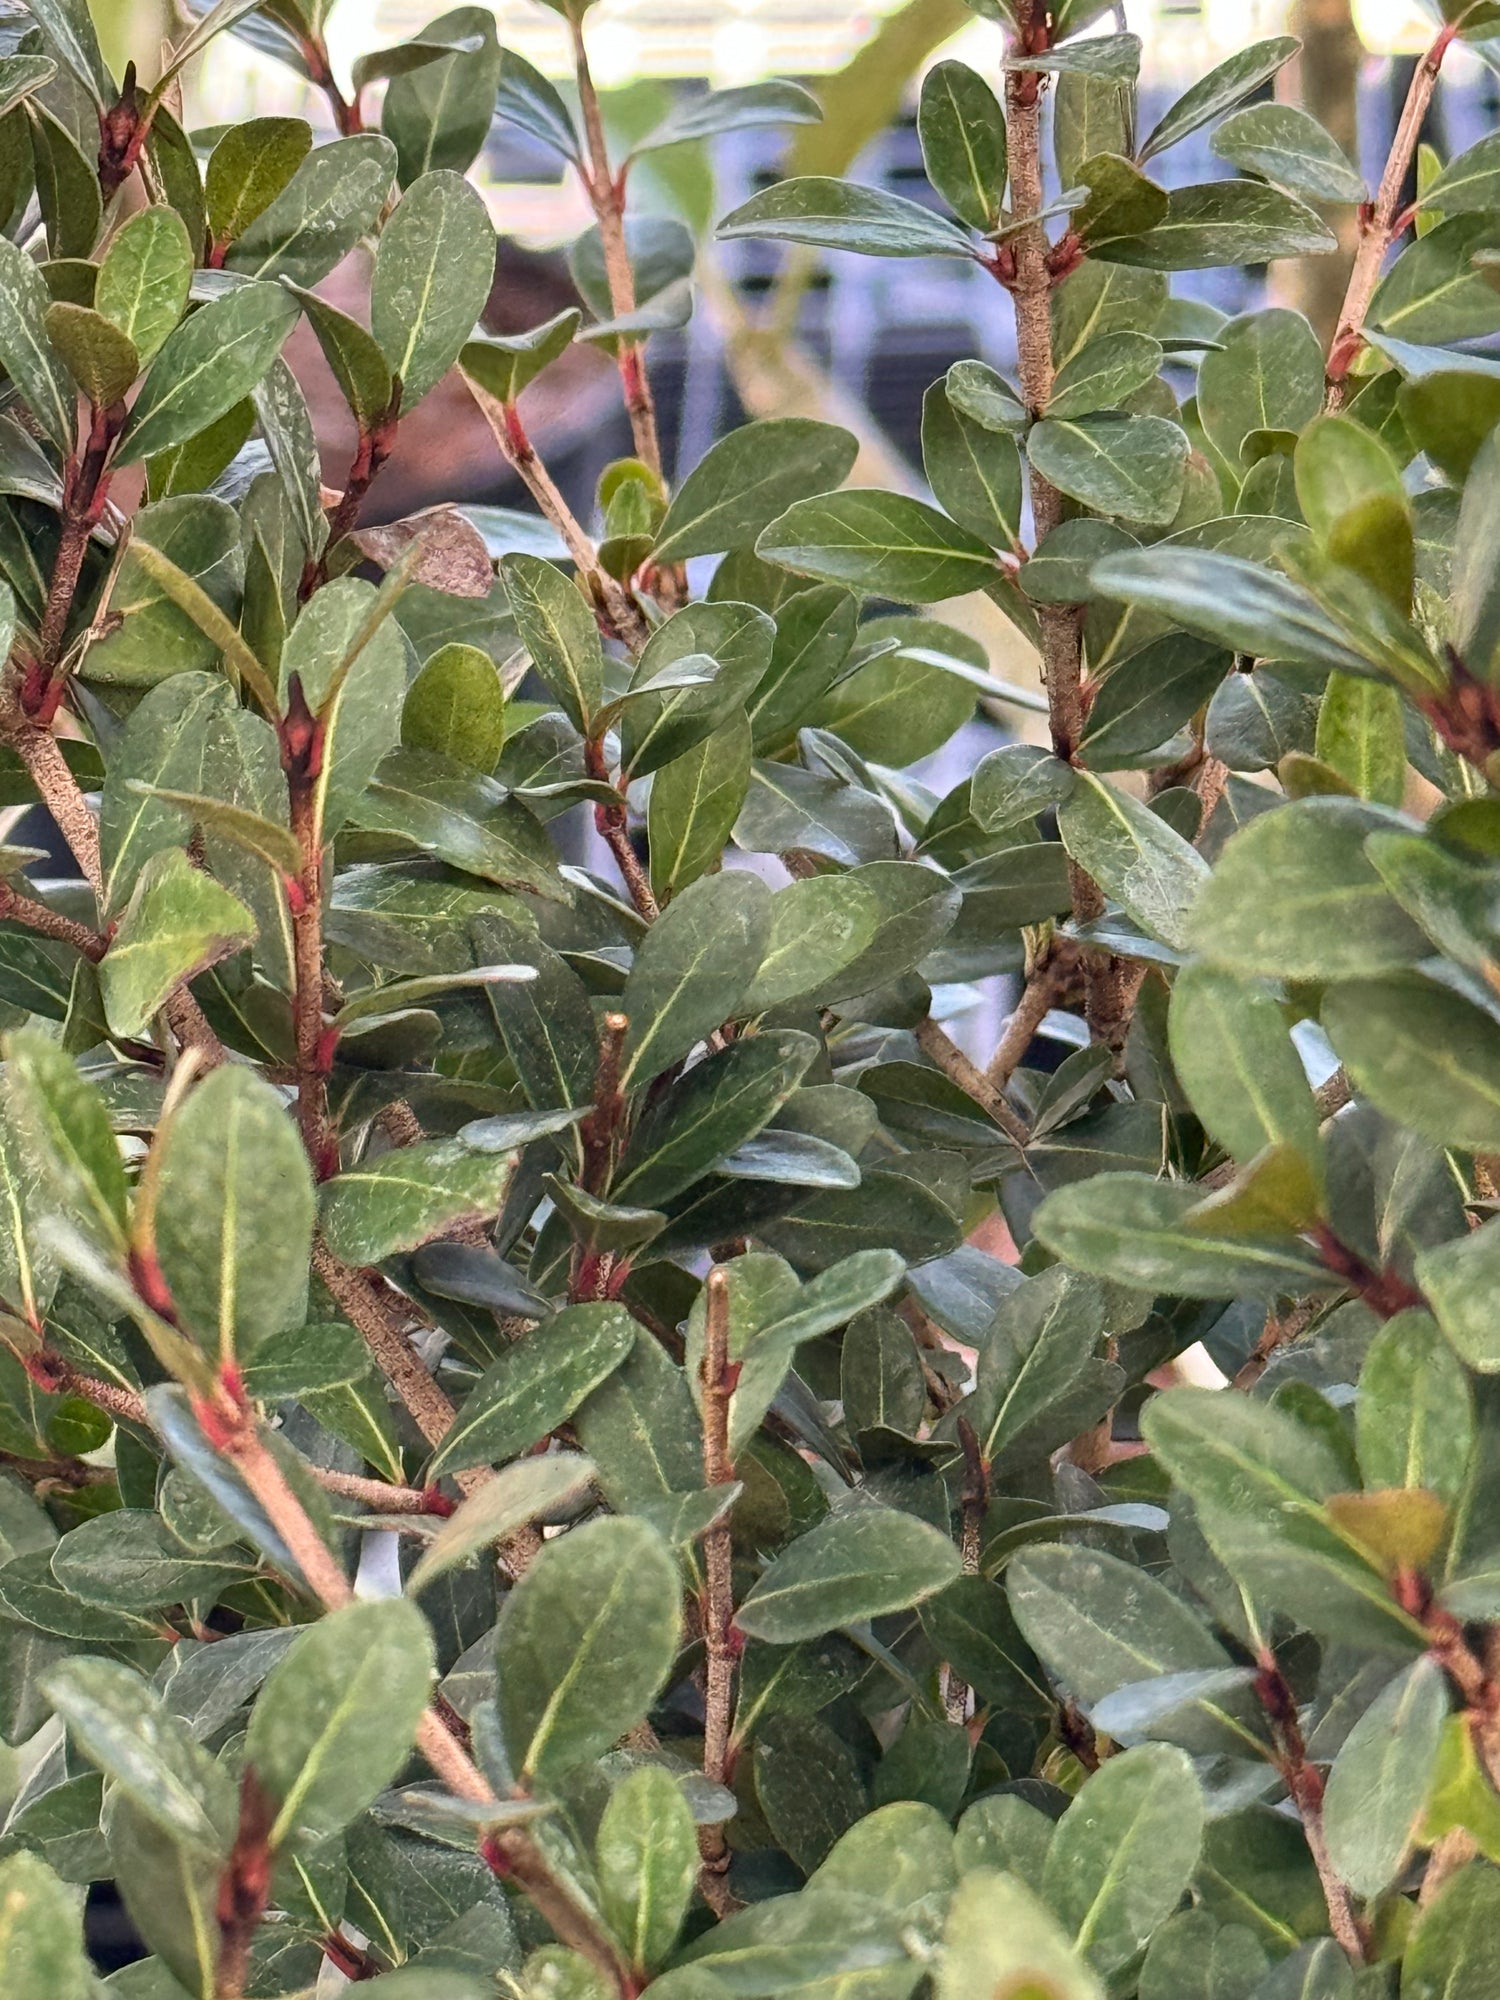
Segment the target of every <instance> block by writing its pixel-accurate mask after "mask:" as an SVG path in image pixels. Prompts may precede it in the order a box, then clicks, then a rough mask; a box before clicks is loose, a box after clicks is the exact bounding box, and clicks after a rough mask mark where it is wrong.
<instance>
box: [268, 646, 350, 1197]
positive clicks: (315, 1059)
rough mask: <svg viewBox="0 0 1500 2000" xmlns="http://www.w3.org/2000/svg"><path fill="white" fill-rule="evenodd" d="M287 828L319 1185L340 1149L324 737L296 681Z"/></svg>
mask: <svg viewBox="0 0 1500 2000" xmlns="http://www.w3.org/2000/svg"><path fill="white" fill-rule="evenodd" d="M279 734H280V738H281V768H282V770H283V771H284V772H285V773H286V783H287V801H288V806H289V823H290V825H291V830H292V838H293V839H294V840H295V841H296V843H297V847H298V850H299V852H300V853H301V856H302V865H301V868H300V870H299V872H298V875H297V880H296V884H295V887H294V892H293V894H292V895H291V896H290V897H289V898H288V902H289V906H290V909H291V915H292V968H293V986H292V1029H293V1035H294V1038H295V1041H296V1046H297V1123H298V1126H299V1127H300V1129H301V1132H302V1143H303V1145H304V1146H305V1147H306V1148H307V1157H308V1159H309V1160H311V1162H312V1169H313V1172H314V1174H315V1175H316V1176H317V1178H318V1179H319V1180H320V1181H325V1180H328V1179H329V1178H330V1177H331V1176H332V1175H333V1174H335V1173H337V1172H338V1143H337V1140H336V1138H335V1136H334V1134H333V1132H332V1130H331V1129H330V1126H329V1119H328V1071H329V1068H330V1066H331V1064H332V1059H333V1051H332V1048H331V1046H330V1044H329V1040H328V1037H327V1036H326V1035H325V1032H324V1026H323V812H322V805H321V802H320V799H319V788H318V778H319V775H320V773H321V770H322V764H323V747H324V731H323V725H322V723H321V722H320V721H319V719H318V718H317V717H316V716H315V715H314V714H313V713H312V711H311V709H309V707H308V705H307V701H306V698H305V697H304V695H303V693H302V684H301V682H300V681H299V680H298V679H297V678H296V676H295V675H294V676H293V677H292V681H291V686H290V689H289V693H288V700H287V712H286V714H285V716H284V717H283V718H282V720H281V723H280V724H279Z"/></svg>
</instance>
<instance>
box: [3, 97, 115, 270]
mask: <svg viewBox="0 0 1500 2000" xmlns="http://www.w3.org/2000/svg"><path fill="white" fill-rule="evenodd" d="M22 115H23V116H24V117H25V118H26V120H27V121H28V123H29V124H30V126H31V152H32V161H33V165H34V168H35V174H36V195H37V203H38V206H39V207H40V209H41V212H42V222H43V224H44V226H45V228H46V231H47V247H48V248H49V250H50V251H51V252H52V255H53V256H54V257H63V258H72V257H87V256H88V255H89V254H90V252H91V251H92V250H93V248H94V245H95V243H96V242H97V241H98V238H99V225H100V222H101V220H102V214H103V211H102V204H101V201H100V195H99V178H98V169H97V167H96V165H95V163H94V161H93V160H92V159H90V157H89V155H88V153H86V152H85V151H84V145H83V143H81V142H80V139H79V137H77V136H75V134H74V132H73V131H72V129H71V128H70V127H69V126H68V125H66V124H65V123H64V122H63V121H62V120H61V119H60V118H57V117H54V116H53V114H52V112H51V111H49V110H48V108H47V107H46V105H45V104H42V103H41V102H40V101H39V100H35V99H34V100H32V101H31V102H29V103H28V104H27V105H26V108H25V111H24V113H23V114H22ZM90 151H92V148H90Z"/></svg>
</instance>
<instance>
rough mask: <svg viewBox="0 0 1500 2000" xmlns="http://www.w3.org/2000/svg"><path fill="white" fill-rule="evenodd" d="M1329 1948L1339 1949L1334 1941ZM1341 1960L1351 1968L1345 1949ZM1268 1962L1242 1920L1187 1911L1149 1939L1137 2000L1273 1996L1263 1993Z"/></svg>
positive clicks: (1328, 1999)
mask: <svg viewBox="0 0 1500 2000" xmlns="http://www.w3.org/2000/svg"><path fill="white" fill-rule="evenodd" d="M1329 1948H1330V1949H1331V1950H1333V1951H1335V1952H1338V1947H1337V1946H1336V1945H1334V1944H1333V1942H1332V1940H1331V1939H1330V1941H1329ZM1339 1962H1340V1963H1341V1964H1343V1965H1345V1966H1347V1960H1345V1959H1344V1958H1343V1955H1342V1953H1339ZM1268 1964H1269V1961H1268V1959H1267V1957H1266V1953H1265V1950H1264V1949H1263V1947H1262V1946H1261V1944H1260V1941H1259V1940H1258V1939H1257V1938H1256V1936H1255V1934H1254V1932H1253V1931H1251V1930H1248V1929H1247V1928H1246V1927H1245V1926H1244V1925H1243V1924H1221V1923H1220V1922H1219V1921H1218V1919H1217V1918H1216V1917H1214V1916H1213V1915H1211V1914H1210V1912H1209V1911H1207V1910H1183V1911H1181V1912H1180V1913H1179V1914H1178V1915H1177V1916H1175V1917H1169V1918H1168V1920H1167V1922H1166V1923H1164V1924H1163V1925H1162V1927H1161V1929H1160V1930H1159V1931H1158V1932H1157V1933H1156V1935H1155V1936H1154V1937H1153V1938H1152V1940H1151V1945H1150V1949H1149V1950H1148V1951H1147V1953H1146V1956H1145V1959H1144V1960H1143V1961H1142V1964H1141V1978H1140V1993H1139V2000H1257V1996H1259V2000H1274V1996H1267V1995H1262V1991H1261V1982H1262V1980H1263V1979H1264V1978H1265V1976H1266V1971H1267V1967H1268ZM1284 2000H1293V1996H1291V1995H1290V1994H1288V1995H1286V1996H1284ZM1302 2000H1314V1996H1313V1995H1311V1994H1307V1995H1304V1996H1302ZM1325 2000H1332V1996H1325Z"/></svg>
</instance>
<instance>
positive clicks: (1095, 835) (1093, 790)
mask: <svg viewBox="0 0 1500 2000" xmlns="http://www.w3.org/2000/svg"><path fill="white" fill-rule="evenodd" d="M1057 824H1058V831H1059V832H1060V833H1061V835H1062V839H1063V844H1064V846H1065V847H1066V848H1067V850H1068V853H1069V854H1070V855H1071V856H1072V858H1073V860H1074V861H1076V862H1077V863H1078V864H1079V866H1080V867H1081V868H1085V869H1087V871H1088V873H1089V874H1090V875H1092V876H1093V877H1094V879H1095V881H1096V882H1097V883H1098V884H1099V886H1100V888H1102V889H1103V890H1104V892H1105V894H1106V895H1108V896H1110V897H1112V898H1113V899H1114V900H1115V901H1116V902H1117V903H1119V904H1120V906H1121V907H1122V908H1123V909H1124V910H1125V912H1126V913H1127V915H1129V916H1130V917H1132V918H1134V920H1135V922H1136V923H1138V924H1139V925H1140V926H1141V928H1142V930H1144V931H1146V932H1148V933H1149V934H1150V935H1151V936H1152V937H1155V938H1160V940H1161V941H1162V943H1163V944H1166V945H1170V946H1171V947H1172V948H1173V949H1174V950H1185V949H1186V948H1187V942H1188V929H1189V915H1190V912H1191V911H1192V910H1193V908H1194V904H1195V901H1196V899H1197V898H1198V895H1199V892H1200V890H1201V889H1202V886H1203V884H1204V882H1205V881H1206V880H1207V878H1208V874H1209V869H1208V863H1207V862H1206V861H1205V860H1204V859H1203V857H1202V855H1201V854H1199V852H1198V850H1197V849H1196V848H1195V847H1193V846H1191V845H1190V844H1189V842H1187V841H1185V840H1184V839H1183V838H1182V836H1181V834H1179V833H1174V832H1173V831H1172V829H1171V827H1169V826H1168V825H1167V823H1166V821H1165V820H1164V819H1163V818H1162V817H1161V815H1160V814H1159V813H1154V812H1152V811H1151V810H1150V808H1149V807H1147V806H1143V805H1141V804H1140V803H1139V801H1138V800H1136V799H1133V798H1131V797H1130V796H1129V795H1128V794H1127V793H1124V792H1119V791H1116V790H1114V789H1113V787H1111V786H1109V785H1106V784H1104V783H1103V782H1102V781H1101V780H1100V779H1098V778H1095V777H1093V776H1091V775H1090V774H1089V773H1088V772H1086V771H1084V772H1079V773H1078V782H1077V783H1076V784H1075V785H1074V786H1073V788H1072V790H1071V791H1070V792H1069V794H1068V797H1067V798H1066V800H1065V801H1064V802H1063V804H1062V805H1061V806H1060V807H1059V808H1058V813H1057Z"/></svg>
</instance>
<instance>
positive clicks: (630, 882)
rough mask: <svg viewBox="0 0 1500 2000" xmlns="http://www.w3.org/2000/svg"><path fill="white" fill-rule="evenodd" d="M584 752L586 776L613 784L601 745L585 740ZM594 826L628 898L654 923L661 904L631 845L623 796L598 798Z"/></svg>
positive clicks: (639, 912)
mask: <svg viewBox="0 0 1500 2000" xmlns="http://www.w3.org/2000/svg"><path fill="white" fill-rule="evenodd" d="M583 754H584V759H585V761H586V763H587V766H588V774H589V776H590V777H591V778H597V779H598V780H599V781H600V782H601V783H602V784H606V785H613V784H614V780H613V779H612V778H611V777H610V775H609V766H608V764H607V763H606V762H605V759H604V746H603V744H602V743H598V742H593V741H591V742H589V743H586V744H585V745H584V753H583ZM594 825H595V826H596V827H597V828H598V831H599V835H600V838H601V839H603V840H604V841H605V842H606V843H607V844H608V847H609V851H610V853H611V854H612V855H613V856H614V858H615V866H616V867H617V868H618V869H619V871H620V878H621V880H622V881H623V882H624V884H625V887H626V889H627V890H628V891H629V892H630V900H631V902H632V903H634V904H635V907H636V910H637V912H638V914H639V915H640V916H641V917H643V918H644V919H645V921H646V922H647V923H648V924H654V923H655V922H656V919H657V918H658V917H659V916H660V915H661V905H660V904H659V903H658V902H657V900H656V894H655V891H654V890H653V889H652V887H651V878H650V876H649V875H648V874H647V873H646V871H645V869H644V868H643V867H642V866H641V863H640V858H639V856H638V855H637V854H636V851H635V849H634V848H633V847H632V846H631V844H630V821H629V818H628V816H627V812H626V806H625V801H624V799H623V798H621V799H620V800H619V801H618V803H614V804H610V803H606V802H604V801H601V802H600V803H598V804H597V805H595V807H594Z"/></svg>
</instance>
